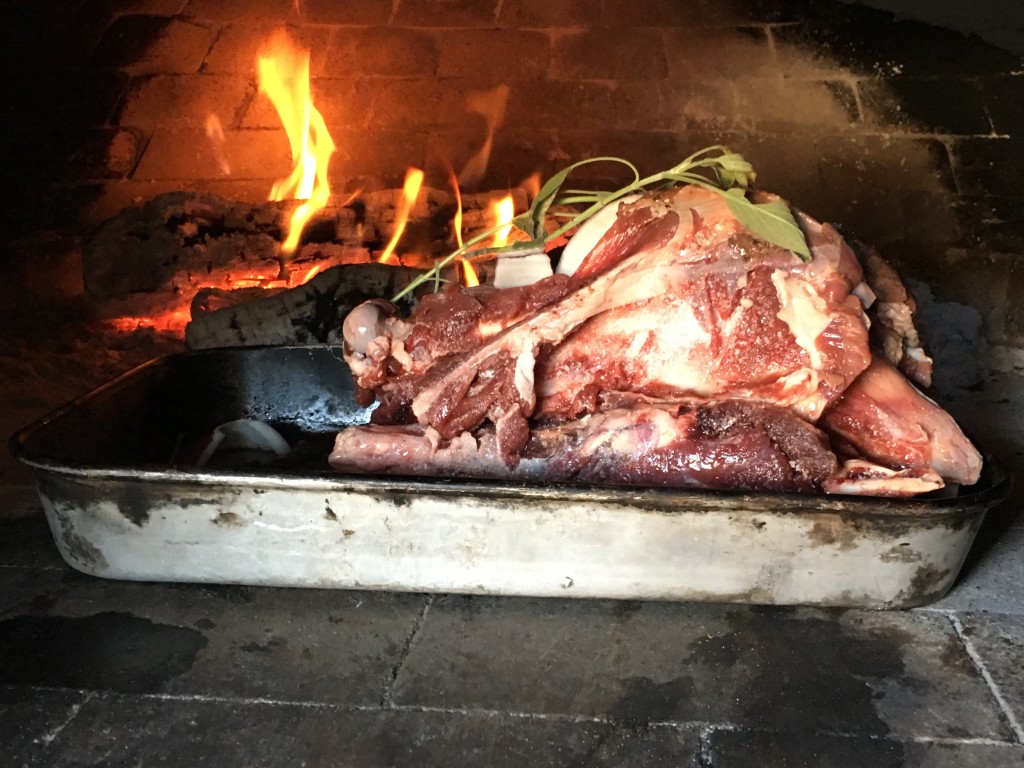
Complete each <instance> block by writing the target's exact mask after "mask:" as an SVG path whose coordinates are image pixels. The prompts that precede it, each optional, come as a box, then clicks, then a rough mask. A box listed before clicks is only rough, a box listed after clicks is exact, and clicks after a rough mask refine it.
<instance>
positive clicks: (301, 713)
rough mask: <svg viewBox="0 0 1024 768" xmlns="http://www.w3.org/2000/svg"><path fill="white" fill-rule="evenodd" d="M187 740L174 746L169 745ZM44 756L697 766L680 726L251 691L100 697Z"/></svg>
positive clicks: (257, 762) (370, 765) (259, 762)
mask: <svg viewBox="0 0 1024 768" xmlns="http://www.w3.org/2000/svg"><path fill="white" fill-rule="evenodd" d="M185 744H187V745H188V748H187V749H174V748H173V747H174V746H175V745H185ZM45 757H46V760H47V765H49V766H54V768H60V767H62V766H79V765H110V766H122V765H123V766H130V765H140V764H146V765H148V764H150V763H153V762H155V761H159V762H160V764H161V765H165V766H168V767H169V768H173V767H174V766H182V767H183V768H186V767H187V768H191V767H192V766H194V765H197V764H204V765H247V766H275V767H276V766H281V765H346V766H358V768H376V767H377V766H380V768H385V767H387V766H395V765H415V766H423V767H424V768H431V766H438V768H441V767H442V766H443V767H444V768H462V767H463V766H465V768H477V767H478V766H488V768H504V767H506V766H507V767H509V768H512V767H513V766H514V767H515V768H519V766H525V765H529V766H533V767H536V768H547V767H548V766H552V767H553V766H564V765H588V766H609V768H610V767H611V766H616V767H617V768H619V767H624V768H631V767H633V766H635V768H670V766H671V767H672V768H686V767H687V766H693V767H694V768H696V767H697V766H699V765H700V763H699V760H698V739H697V735H696V733H695V732H693V731H691V730H685V729H673V728H653V729H637V728H629V727H625V726H616V725H612V724H609V723H601V722H573V721H566V720H561V719H547V720H545V719H531V718H523V717H516V716H512V715H506V714H490V713H485V714H473V713H468V714H464V713H445V712H408V711H393V710H391V711H389V710H372V711H368V710H355V711H352V710H345V709H339V708H336V707H303V706H296V705H282V704H268V703H259V702H250V703H243V702H234V701H210V700H202V699H199V700H194V699H168V698H152V697H113V696H110V697H104V698H102V699H97V700H95V701H92V702H89V703H88V704H86V705H85V706H83V707H82V710H81V712H80V713H79V715H78V717H76V718H75V719H74V721H72V722H71V723H70V724H69V725H68V726H67V727H66V728H65V729H64V730H63V731H62V732H61V733H60V735H59V737H58V738H57V739H55V740H54V741H53V743H52V744H51V745H50V747H49V750H48V751H47V753H46V755H45Z"/></svg>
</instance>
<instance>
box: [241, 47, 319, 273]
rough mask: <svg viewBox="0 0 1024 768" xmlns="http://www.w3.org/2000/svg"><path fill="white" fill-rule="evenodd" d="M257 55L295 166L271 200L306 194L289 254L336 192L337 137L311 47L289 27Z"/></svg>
mask: <svg viewBox="0 0 1024 768" xmlns="http://www.w3.org/2000/svg"><path fill="white" fill-rule="evenodd" d="M265 50H266V53H262V54H260V55H259V56H258V57H257V69H258V71H259V90H260V93H265V94H266V95H267V97H268V98H269V99H270V101H271V103H272V104H273V105H274V108H275V109H277V113H278V115H280V117H281V122H282V123H283V124H284V129H285V132H286V133H287V134H288V142H289V144H290V145H291V149H292V160H293V161H294V162H295V167H294V168H293V169H292V172H291V174H289V175H288V176H287V177H286V178H284V179H281V180H280V181H278V182H277V183H276V184H274V187H273V189H272V190H271V192H270V198H269V199H270V200H288V199H295V200H305V201H306V202H304V203H303V204H302V205H300V206H299V207H298V208H296V209H295V212H294V213H293V214H292V220H291V223H290V225H289V228H288V236H287V237H286V238H285V241H284V243H283V244H282V246H281V251H282V253H283V254H285V255H286V256H290V255H291V254H293V253H294V252H295V249H296V248H297V247H298V245H299V238H300V237H301V236H302V229H303V227H305V226H306V223H307V222H308V221H309V220H310V219H311V218H312V217H313V215H314V214H315V213H316V212H317V211H320V210H322V209H323V208H324V206H326V205H327V201H328V199H329V198H330V196H331V189H330V185H329V184H328V180H327V166H328V163H329V162H330V159H331V155H332V154H333V153H334V141H333V140H332V139H331V135H330V134H329V133H328V132H327V126H326V125H325V124H324V118H323V116H322V115H321V114H320V112H319V111H318V110H317V108H316V107H314V106H313V100H312V97H311V95H310V89H309V51H308V50H305V49H302V48H299V47H298V46H297V45H296V44H295V43H294V42H292V39H291V38H290V37H289V36H288V34H287V33H286V32H285V31H284V30H279V31H278V32H276V33H275V34H274V35H273V36H272V37H271V38H270V40H269V41H268V43H267V45H266V49H265Z"/></svg>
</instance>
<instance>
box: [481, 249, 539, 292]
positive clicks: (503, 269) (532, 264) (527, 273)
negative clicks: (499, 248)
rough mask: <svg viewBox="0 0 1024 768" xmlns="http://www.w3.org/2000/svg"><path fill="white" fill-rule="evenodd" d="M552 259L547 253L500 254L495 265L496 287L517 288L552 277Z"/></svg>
mask: <svg viewBox="0 0 1024 768" xmlns="http://www.w3.org/2000/svg"><path fill="white" fill-rule="evenodd" d="M551 274H552V272H551V259H550V258H549V257H548V255H547V254H546V253H529V254H526V255H525V256H499V257H498V262H497V264H495V265H494V287H495V288H515V287H516V286H519V285H531V284H533V283H536V282H537V281H538V280H543V279H544V278H545V277H551Z"/></svg>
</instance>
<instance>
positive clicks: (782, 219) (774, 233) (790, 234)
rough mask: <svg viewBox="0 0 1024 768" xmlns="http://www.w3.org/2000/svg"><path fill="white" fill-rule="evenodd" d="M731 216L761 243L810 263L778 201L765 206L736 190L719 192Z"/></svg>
mask: <svg viewBox="0 0 1024 768" xmlns="http://www.w3.org/2000/svg"><path fill="white" fill-rule="evenodd" d="M722 195H723V196H724V197H725V202H726V203H727V204H728V205H729V210H730V211H732V215H733V216H735V217H736V218H737V219H739V222H740V224H742V225H743V226H745V227H746V228H747V229H749V230H750V231H751V232H753V233H754V234H755V235H757V236H758V237H760V238H761V239H762V240H767V241H768V242H769V243H771V244H773V245H777V246H779V247H780V248H785V249H786V250H788V251H792V252H793V253H795V254H796V255H797V256H799V257H800V261H803V262H804V263H806V262H808V261H810V260H811V251H810V249H809V248H808V247H807V239H806V238H805V237H804V233H803V230H801V229H800V227H799V226H798V225H797V223H796V219H795V218H793V212H792V211H791V210H790V209H789V206H788V205H787V204H786V203H784V202H783V201H781V200H772V201H771V202H768V203H753V202H751V201H750V200H748V199H747V196H746V194H745V193H744V191H743V190H742V189H740V188H735V187H734V188H733V189H730V190H728V191H727V192H722Z"/></svg>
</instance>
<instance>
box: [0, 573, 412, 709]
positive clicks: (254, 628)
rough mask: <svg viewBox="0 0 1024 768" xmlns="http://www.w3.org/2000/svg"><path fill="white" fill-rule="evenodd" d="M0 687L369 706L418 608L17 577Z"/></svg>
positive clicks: (0, 633) (406, 600) (385, 601)
mask: <svg viewBox="0 0 1024 768" xmlns="http://www.w3.org/2000/svg"><path fill="white" fill-rule="evenodd" d="M6 586H7V589H8V590H9V591H10V592H11V593H12V594H14V595H17V596H18V598H19V601H18V602H17V603H16V604H15V605H13V606H9V607H8V608H7V609H6V611H5V612H4V613H3V614H0V616H2V617H3V618H2V619H0V682H7V683H17V684H22V685H42V686H64V687H72V688H83V689H89V690H100V691H108V690H112V691H120V692H131V693H175V694H182V695H211V696H242V697H253V698H268V699H275V700H295V701H309V702H330V703H344V704H355V705H361V706H377V705H378V704H379V703H380V702H381V700H382V698H383V696H384V692H385V689H386V686H387V685H388V684H389V683H390V681H391V678H392V671H393V669H394V668H395V666H396V665H397V664H398V663H399V660H400V658H401V654H402V652H403V649H404V647H405V643H406V640H407V638H408V636H409V635H410V634H411V632H412V628H413V627H414V625H415V622H416V621H417V620H418V617H419V614H420V612H421V610H422V606H423V602H424V600H425V598H423V597H422V596H417V595H395V594H386V593H364V592H346V591H342V590H299V589H251V588H247V587H230V586H202V585H172V584H145V583H131V582H116V581H108V580H102V579H95V578H91V577H87V576H83V575H80V574H77V573H74V572H71V571H67V572H62V571H52V572H25V573H23V574H21V576H20V577H19V579H18V580H17V581H15V578H14V577H12V578H10V579H9V580H8V584H7V585H6Z"/></svg>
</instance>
